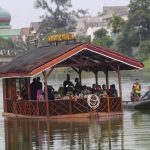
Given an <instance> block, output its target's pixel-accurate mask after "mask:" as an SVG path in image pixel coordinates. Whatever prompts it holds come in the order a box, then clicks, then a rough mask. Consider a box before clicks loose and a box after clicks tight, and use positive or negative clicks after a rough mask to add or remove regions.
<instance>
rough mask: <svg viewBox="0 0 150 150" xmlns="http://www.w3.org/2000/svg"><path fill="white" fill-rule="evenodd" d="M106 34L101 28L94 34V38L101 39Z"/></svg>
mask: <svg viewBox="0 0 150 150" xmlns="http://www.w3.org/2000/svg"><path fill="white" fill-rule="evenodd" d="M107 34H108V32H107V30H106V29H104V28H102V29H99V30H97V31H95V32H94V35H95V38H98V39H99V38H102V37H104V36H106V35H107Z"/></svg>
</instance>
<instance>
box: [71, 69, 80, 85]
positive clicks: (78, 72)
mask: <svg viewBox="0 0 150 150" xmlns="http://www.w3.org/2000/svg"><path fill="white" fill-rule="evenodd" d="M72 69H73V70H74V71H75V72H76V73H77V74H78V75H79V80H80V84H81V85H82V76H81V73H82V69H81V68H80V69H79V70H77V69H76V68H74V67H72Z"/></svg>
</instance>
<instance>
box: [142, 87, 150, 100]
mask: <svg viewBox="0 0 150 150" xmlns="http://www.w3.org/2000/svg"><path fill="white" fill-rule="evenodd" d="M148 99H150V86H148V91H146V92H145V94H144V95H143V96H142V97H141V100H148Z"/></svg>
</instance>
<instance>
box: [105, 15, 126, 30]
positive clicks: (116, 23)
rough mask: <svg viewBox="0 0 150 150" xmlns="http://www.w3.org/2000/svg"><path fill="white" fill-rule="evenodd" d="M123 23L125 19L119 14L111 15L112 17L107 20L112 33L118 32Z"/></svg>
mask: <svg viewBox="0 0 150 150" xmlns="http://www.w3.org/2000/svg"><path fill="white" fill-rule="evenodd" d="M124 25H125V21H124V20H123V19H122V18H121V17H119V16H115V15H114V16H113V18H112V19H111V20H110V21H109V23H108V26H109V27H111V28H112V31H113V32H114V33H118V32H120V31H121V30H122V28H123V27H124Z"/></svg>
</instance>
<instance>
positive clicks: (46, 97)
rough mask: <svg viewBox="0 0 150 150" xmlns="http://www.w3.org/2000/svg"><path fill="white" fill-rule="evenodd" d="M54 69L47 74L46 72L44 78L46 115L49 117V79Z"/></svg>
mask: <svg viewBox="0 0 150 150" xmlns="http://www.w3.org/2000/svg"><path fill="white" fill-rule="evenodd" d="M53 69H54V68H50V70H49V72H48V73H46V71H44V72H43V76H44V86H45V87H44V89H45V100H46V115H47V117H49V104H48V90H47V78H48V76H49V75H50V74H51V72H52V71H53Z"/></svg>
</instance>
